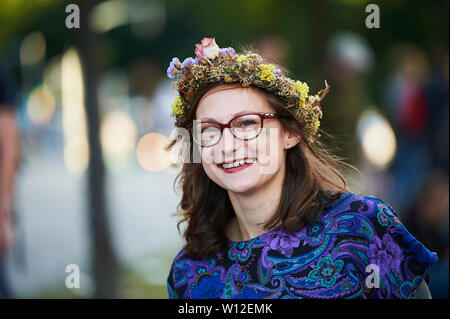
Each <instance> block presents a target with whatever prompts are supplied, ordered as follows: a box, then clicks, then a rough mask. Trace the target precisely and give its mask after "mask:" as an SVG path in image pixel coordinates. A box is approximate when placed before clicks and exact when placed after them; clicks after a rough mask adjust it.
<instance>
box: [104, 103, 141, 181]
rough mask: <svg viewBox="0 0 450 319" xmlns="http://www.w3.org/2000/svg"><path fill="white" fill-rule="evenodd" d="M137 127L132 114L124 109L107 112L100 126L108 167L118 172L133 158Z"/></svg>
mask: <svg viewBox="0 0 450 319" xmlns="http://www.w3.org/2000/svg"><path fill="white" fill-rule="evenodd" d="M136 140H137V128H136V124H135V123H134V121H133V119H132V118H131V117H130V115H129V114H128V113H127V112H125V111H123V110H119V109H117V110H114V111H110V112H108V113H107V115H106V116H105V117H104V119H103V120H102V123H101V126H100V141H101V145H102V150H103V157H104V159H105V163H106V165H107V167H108V168H109V169H110V170H111V171H113V172H117V171H119V170H121V169H123V168H124V167H125V166H126V165H127V164H128V163H129V162H130V160H131V159H132V158H133V155H134V151H135V145H136Z"/></svg>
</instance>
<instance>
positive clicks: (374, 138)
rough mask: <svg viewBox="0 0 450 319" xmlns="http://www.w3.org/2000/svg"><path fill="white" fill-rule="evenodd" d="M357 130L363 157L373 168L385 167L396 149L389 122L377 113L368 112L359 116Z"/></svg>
mask: <svg viewBox="0 0 450 319" xmlns="http://www.w3.org/2000/svg"><path fill="white" fill-rule="evenodd" d="M357 130H358V138H359V141H360V143H361V146H362V150H363V153H364V156H365V157H366V158H367V159H368V160H369V162H370V163H372V164H373V165H374V166H375V167H378V168H385V167H387V166H388V165H389V163H390V162H391V161H392V159H393V158H394V156H395V152H396V149H397V141H396V138H395V134H394V131H393V130H392V127H391V125H390V124H389V122H388V121H387V120H386V119H385V118H384V117H383V116H381V115H380V114H379V113H378V112H376V111H374V110H368V111H365V112H363V113H362V114H361V116H360V118H359V121H358V127H357Z"/></svg>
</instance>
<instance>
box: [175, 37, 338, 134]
mask: <svg viewBox="0 0 450 319" xmlns="http://www.w3.org/2000/svg"><path fill="white" fill-rule="evenodd" d="M195 46H196V49H195V54H196V55H197V58H195V59H194V58H191V57H189V58H186V59H185V60H184V61H183V62H182V63H181V62H180V61H179V60H178V58H173V59H172V61H171V62H170V65H169V68H168V69H167V76H168V77H169V78H171V79H173V82H172V87H173V88H174V89H176V90H177V91H178V93H179V95H178V96H176V97H175V102H174V103H172V113H171V116H172V117H175V119H176V122H175V126H177V127H185V126H186V125H187V124H189V123H186V121H187V119H186V114H187V111H188V110H190V109H191V108H192V105H191V103H192V99H193V98H194V97H195V95H196V92H197V91H198V89H200V88H201V87H203V86H205V85H208V84H213V83H237V82H238V83H240V84H241V85H242V87H244V88H245V87H249V86H253V87H258V88H261V89H264V90H265V91H267V92H270V93H272V94H275V95H276V96H278V97H280V98H281V99H282V100H283V101H284V103H285V107H286V108H287V109H288V110H290V111H291V112H292V113H293V115H294V116H295V117H296V118H297V119H299V120H300V121H301V122H302V123H304V125H305V128H306V129H307V130H309V131H310V133H311V136H314V135H316V133H317V130H318V128H319V125H320V119H321V118H322V110H321V106H320V102H321V101H322V99H323V98H324V97H325V95H326V94H327V93H328V91H329V88H330V86H329V85H328V84H327V82H326V81H325V89H323V90H321V91H319V92H318V93H317V94H316V95H308V92H309V87H308V85H307V84H306V83H303V82H301V81H294V80H292V79H290V78H288V77H287V76H285V74H284V73H283V72H282V71H281V70H280V69H279V68H277V67H276V66H275V65H273V64H269V63H264V62H265V61H264V59H263V58H262V57H261V56H260V55H259V54H256V53H253V52H251V51H249V52H247V53H244V54H236V51H235V50H234V49H233V48H222V49H220V48H219V47H218V45H217V44H216V42H215V38H203V39H202V41H201V44H196V45H195ZM318 136H320V135H318Z"/></svg>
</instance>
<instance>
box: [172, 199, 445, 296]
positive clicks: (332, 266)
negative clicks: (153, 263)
mask: <svg viewBox="0 0 450 319" xmlns="http://www.w3.org/2000/svg"><path fill="white" fill-rule="evenodd" d="M226 242H227V243H226V249H225V248H224V250H223V251H220V252H219V253H218V254H217V255H216V256H215V258H200V257H198V256H196V255H193V254H189V253H187V252H186V251H185V250H184V247H183V249H181V251H180V252H179V253H178V255H177V256H176V257H175V259H174V261H173V263H172V267H171V270H170V274H169V277H168V279H167V288H168V292H169V298H182V299H190V298H195V299H197V298H200V299H207V298H221V299H233V298H234V299H260V298H284V299H286V298H289V299H331V298H346V299H349V298H376V299H378V298H394V299H397V298H400V299H405V298H412V297H413V295H414V292H415V290H416V288H417V286H418V285H419V284H420V283H421V282H422V280H426V282H427V283H428V282H429V280H430V275H429V272H430V268H431V267H432V265H433V264H435V263H436V262H437V255H436V254H435V253H432V252H430V251H429V250H428V249H427V248H426V247H424V246H423V245H422V244H421V243H420V242H419V241H417V240H416V239H415V238H414V237H413V236H412V235H411V234H410V233H409V232H408V231H407V230H406V228H405V227H404V226H403V225H402V224H401V222H400V221H399V218H398V215H397V213H396V212H395V211H394V209H393V208H392V207H391V206H390V205H389V204H387V203H386V202H384V201H383V200H381V199H378V198H376V197H371V196H364V195H359V194H354V193H341V195H340V197H339V198H338V199H337V200H336V201H334V202H333V204H332V205H330V206H328V207H326V209H325V210H324V212H323V213H322V214H321V216H320V218H319V219H318V220H317V221H316V222H314V223H312V224H310V225H308V226H307V227H304V228H303V229H302V230H300V231H299V232H296V233H287V232H285V231H284V230H283V229H277V230H272V231H269V232H267V233H265V234H263V235H261V236H259V237H256V238H253V239H250V240H248V241H242V242H234V241H231V240H229V239H228V238H227V239H226ZM374 265H375V266H374ZM368 266H369V267H368ZM375 277H376V278H375ZM369 279H370V280H369Z"/></svg>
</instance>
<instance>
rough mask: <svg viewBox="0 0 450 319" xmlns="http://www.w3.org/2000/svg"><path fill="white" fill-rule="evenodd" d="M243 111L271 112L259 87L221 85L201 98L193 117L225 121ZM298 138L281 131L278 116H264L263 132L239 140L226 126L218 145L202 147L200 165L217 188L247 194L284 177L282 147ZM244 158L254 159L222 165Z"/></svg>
mask: <svg viewBox="0 0 450 319" xmlns="http://www.w3.org/2000/svg"><path fill="white" fill-rule="evenodd" d="M244 112H245V113H246V112H266V113H273V112H274V111H273V109H272V108H271V107H270V105H269V104H268V102H267V101H266V99H265V97H264V95H263V94H262V93H261V92H259V91H258V90H255V89H252V88H242V87H241V86H233V87H230V85H225V86H223V85H221V86H218V87H215V88H213V89H211V90H210V91H208V92H207V93H206V94H205V95H204V96H203V97H202V99H201V100H200V102H199V104H198V107H197V111H196V120H197V121H202V120H206V119H208V120H214V121H217V122H219V123H222V124H225V123H228V122H229V121H230V120H231V119H233V118H234V117H236V116H237V115H238V113H244ZM298 141H299V139H298V138H297V137H296V136H293V135H292V134H290V133H287V132H284V131H283V129H282V126H281V123H280V122H279V120H278V119H265V120H264V122H263V130H262V132H261V133H260V134H259V135H258V137H256V138H254V139H251V140H241V139H238V138H236V137H235V136H234V135H233V133H232V132H231V130H230V129H229V128H225V129H224V130H223V133H222V136H221V138H220V140H219V142H218V143H217V144H215V145H213V146H209V147H202V148H201V159H202V165H203V168H204V170H205V172H206V174H207V175H208V177H209V178H210V179H211V180H212V181H214V182H215V183H216V184H217V185H219V186H220V187H222V188H224V189H225V190H227V191H229V192H234V193H241V194H250V193H252V192H254V191H256V190H258V189H259V188H261V187H264V185H266V184H267V183H268V182H269V181H271V180H273V179H274V178H275V177H280V178H281V180H282V178H284V172H285V150H286V149H287V148H290V147H293V146H294V145H295V144H297V143H298ZM246 159H249V160H250V161H251V160H254V162H253V163H248V164H244V165H243V166H240V167H237V168H234V169H231V170H227V169H225V168H224V167H223V166H222V164H223V163H235V162H237V161H242V160H246Z"/></svg>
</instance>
